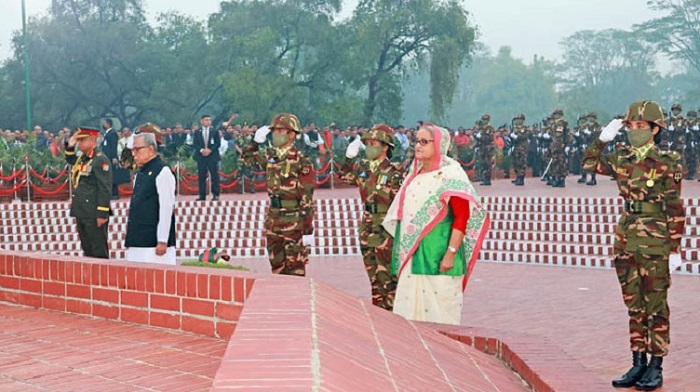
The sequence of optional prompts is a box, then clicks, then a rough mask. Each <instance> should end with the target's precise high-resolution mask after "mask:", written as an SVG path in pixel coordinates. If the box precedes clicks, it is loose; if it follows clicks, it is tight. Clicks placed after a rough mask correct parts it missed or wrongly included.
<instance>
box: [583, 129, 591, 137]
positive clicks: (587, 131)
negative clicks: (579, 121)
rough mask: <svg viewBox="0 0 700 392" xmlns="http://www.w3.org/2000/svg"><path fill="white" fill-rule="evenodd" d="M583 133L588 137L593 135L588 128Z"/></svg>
mask: <svg viewBox="0 0 700 392" xmlns="http://www.w3.org/2000/svg"><path fill="white" fill-rule="evenodd" d="M583 133H585V134H586V135H590V134H591V131H590V130H588V128H586V129H584V130H583Z"/></svg>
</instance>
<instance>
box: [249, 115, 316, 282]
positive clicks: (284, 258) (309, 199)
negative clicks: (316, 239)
mask: <svg viewBox="0 0 700 392" xmlns="http://www.w3.org/2000/svg"><path fill="white" fill-rule="evenodd" d="M270 132H272V147H271V148H268V149H267V152H266V154H261V153H260V151H259V147H260V145H261V144H264V143H266V142H267V135H268V134H269V133H270ZM299 132H301V126H300V125H299V119H298V118H297V116H295V115H293V114H290V113H282V114H278V115H277V116H275V118H274V119H273V120H272V124H271V125H270V127H261V128H259V129H258V130H257V131H256V132H255V136H254V137H253V142H252V143H250V144H249V145H248V146H247V147H246V148H245V150H244V151H243V159H244V161H245V163H246V164H247V165H250V166H252V165H255V164H260V166H262V167H264V168H265V171H266V175H267V193H268V195H269V196H270V205H269V207H268V209H267V211H266V214H265V215H266V216H265V234H266V237H267V253H268V257H269V259H270V266H271V267H272V272H273V273H275V274H283V275H297V276H304V275H306V264H307V263H308V261H309V254H308V250H307V248H306V246H311V244H312V242H313V232H314V203H313V195H314V187H315V184H316V183H315V181H314V180H315V175H314V172H313V170H312V166H311V161H310V160H309V159H308V158H307V157H306V156H304V153H303V152H301V151H300V150H298V149H297V148H296V147H295V145H294V141H295V138H296V135H297V134H298V133H299Z"/></svg>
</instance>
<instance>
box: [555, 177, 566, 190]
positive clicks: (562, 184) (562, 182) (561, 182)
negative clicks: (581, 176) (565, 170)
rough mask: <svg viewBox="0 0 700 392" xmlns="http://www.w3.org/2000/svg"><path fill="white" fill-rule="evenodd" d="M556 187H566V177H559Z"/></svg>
mask: <svg viewBox="0 0 700 392" xmlns="http://www.w3.org/2000/svg"><path fill="white" fill-rule="evenodd" d="M557 188H566V177H559V180H558V181H557Z"/></svg>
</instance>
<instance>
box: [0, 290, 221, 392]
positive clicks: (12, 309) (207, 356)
mask: <svg viewBox="0 0 700 392" xmlns="http://www.w3.org/2000/svg"><path fill="white" fill-rule="evenodd" d="M227 345H228V342H227V341H225V340H220V339H214V338H207V337H203V336H196V335H191V334H187V333H179V332H173V331H167V330H163V329H154V328H150V327H145V326H138V325H133V324H124V323H121V322H116V321H109V320H101V319H91V318H87V317H83V316H76V315H71V314H64V313H57V312H52V311H46V310H36V309H31V308H27V307H18V306H9V305H4V304H0V390H2V391H13V392H19V391H110V392H112V391H124V392H127V391H169V392H174V391H181V392H191V391H208V390H209V389H210V388H211V386H212V382H213V379H214V375H215V374H216V371H217V369H218V368H219V363H220V361H221V358H222V356H223V355H224V353H225V351H226V347H227Z"/></svg>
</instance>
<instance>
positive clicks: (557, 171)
mask: <svg viewBox="0 0 700 392" xmlns="http://www.w3.org/2000/svg"><path fill="white" fill-rule="evenodd" d="M567 172H568V168H567V167H566V154H564V150H563V149H562V150H561V151H552V166H550V168H549V174H550V175H551V176H552V177H554V178H560V177H566V173H567Z"/></svg>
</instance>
